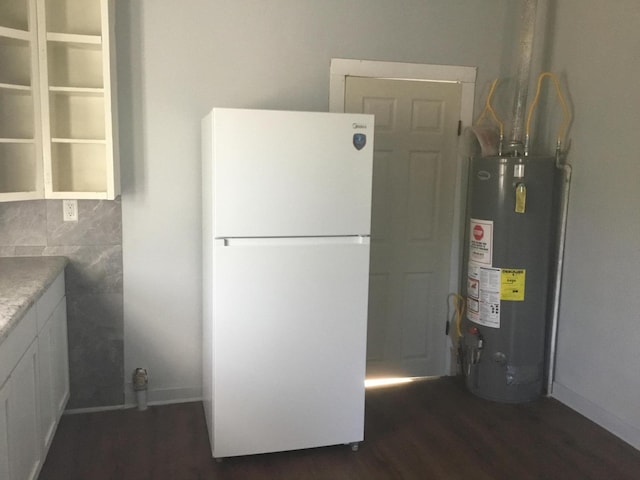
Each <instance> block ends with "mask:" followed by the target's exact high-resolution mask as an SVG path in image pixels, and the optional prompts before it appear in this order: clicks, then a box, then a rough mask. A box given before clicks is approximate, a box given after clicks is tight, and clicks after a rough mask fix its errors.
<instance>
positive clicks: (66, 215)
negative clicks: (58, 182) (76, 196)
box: [62, 200, 78, 222]
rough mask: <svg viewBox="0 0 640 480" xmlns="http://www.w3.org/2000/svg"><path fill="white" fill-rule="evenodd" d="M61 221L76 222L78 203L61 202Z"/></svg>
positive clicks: (72, 201) (73, 201)
mask: <svg viewBox="0 0 640 480" xmlns="http://www.w3.org/2000/svg"><path fill="white" fill-rule="evenodd" d="M62 219H63V220H64V221H65V222H77V221H78V201H77V200H62Z"/></svg>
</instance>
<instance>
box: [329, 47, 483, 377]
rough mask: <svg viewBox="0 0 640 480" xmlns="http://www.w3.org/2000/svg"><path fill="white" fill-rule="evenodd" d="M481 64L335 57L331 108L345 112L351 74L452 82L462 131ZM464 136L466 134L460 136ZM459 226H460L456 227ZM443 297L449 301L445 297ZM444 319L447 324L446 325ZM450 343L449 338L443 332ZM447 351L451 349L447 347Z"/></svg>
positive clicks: (455, 269) (455, 263) (461, 172)
mask: <svg viewBox="0 0 640 480" xmlns="http://www.w3.org/2000/svg"><path fill="white" fill-rule="evenodd" d="M477 73H478V69H477V67H465V66H456V65H430V64H419V63H399V62H381V61H373V60H353V59H345V58H332V59H331V66H330V76H329V111H330V112H344V97H345V90H346V82H347V77H367V78H380V79H391V80H412V81H416V80H417V81H425V82H452V83H459V84H461V86H462V94H461V98H460V121H461V129H460V132H462V130H463V129H464V128H466V127H470V126H471V125H472V123H473V106H474V101H475V90H476V76H477ZM460 138H463V137H460ZM459 152H460V149H459V144H458V150H457V152H456V185H455V198H454V203H453V208H454V214H453V226H454V227H453V232H452V235H451V239H452V245H451V258H450V261H449V292H451V293H459V290H460V286H461V284H460V278H461V275H462V274H461V267H462V253H463V252H462V246H463V244H464V239H463V235H464V231H465V228H464V218H465V211H464V210H465V207H464V206H465V205H466V188H464V187H465V186H466V182H463V179H464V178H466V176H467V169H468V162H466V159H464V158H462V156H461V155H460V153H459ZM456 227H457V228H456ZM443 301H445V300H444V299H443ZM444 320H445V319H443V326H444ZM443 341H444V342H447V343H449V338H448V337H446V336H443ZM447 351H450V350H449V349H447ZM453 355H455V352H452V353H451V354H450V355H447V358H446V365H447V367H446V369H447V370H448V371H449V372H450V374H455V368H456V367H455V362H454V361H453V358H454V357H453Z"/></svg>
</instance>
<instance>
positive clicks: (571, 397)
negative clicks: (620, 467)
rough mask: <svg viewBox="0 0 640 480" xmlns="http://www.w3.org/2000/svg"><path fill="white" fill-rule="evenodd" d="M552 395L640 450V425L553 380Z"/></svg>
mask: <svg viewBox="0 0 640 480" xmlns="http://www.w3.org/2000/svg"><path fill="white" fill-rule="evenodd" d="M551 396H552V397H553V398H555V399H556V400H558V401H560V402H562V403H564V404H565V405H567V406H568V407H570V408H572V409H573V410H575V411H577V412H578V413H580V414H582V415H584V416H585V417H587V418H588V419H589V420H591V421H592V422H595V423H597V424H598V425H600V426H601V427H602V428H604V429H605V430H608V431H609V432H611V433H613V434H614V435H615V436H617V437H619V438H621V439H622V440H624V441H625V442H627V443H628V444H629V445H631V446H632V447H634V448H636V449H638V450H640V428H639V427H636V426H633V425H630V424H629V423H627V422H625V421H624V420H622V419H620V418H619V417H617V416H616V415H614V414H613V413H611V412H609V411H607V410H605V409H603V408H602V407H600V406H599V405H596V404H595V403H593V402H591V401H590V400H587V399H586V398H584V397H583V396H582V395H580V394H578V393H576V392H574V391H573V390H571V389H569V388H567V387H565V386H564V385H562V384H559V383H557V382H553V392H552V394H551Z"/></svg>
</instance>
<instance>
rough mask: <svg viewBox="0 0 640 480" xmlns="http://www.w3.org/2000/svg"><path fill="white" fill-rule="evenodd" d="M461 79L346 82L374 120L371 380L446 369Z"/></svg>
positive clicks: (350, 100)
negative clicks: (446, 331) (450, 80)
mask: <svg viewBox="0 0 640 480" xmlns="http://www.w3.org/2000/svg"><path fill="white" fill-rule="evenodd" d="M461 95H462V87H461V84H460V83H445V82H429V81H409V80H389V79H377V78H363V77H347V78H346V85H345V112H353V113H369V114H374V115H375V150H374V172H373V206H372V239H371V265H370V287H369V319H368V338H367V376H368V377H369V378H376V377H387V376H432V375H444V374H446V373H447V363H448V362H447V352H448V346H447V345H448V343H447V337H446V336H445V331H444V327H445V321H446V318H447V295H448V293H449V288H450V287H449V285H450V278H449V277H450V271H451V245H452V238H453V230H454V221H453V218H454V204H455V191H456V146H457V137H458V122H459V120H460V118H461V117H460V113H461Z"/></svg>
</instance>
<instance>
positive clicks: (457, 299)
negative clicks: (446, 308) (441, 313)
mask: <svg viewBox="0 0 640 480" xmlns="http://www.w3.org/2000/svg"><path fill="white" fill-rule="evenodd" d="M450 299H453V302H452V305H453V324H454V326H455V332H456V335H457V339H460V338H462V316H463V315H464V310H465V300H464V297H463V296H462V295H458V294H457V293H450V294H449V296H448V297H447V301H449V300H450Z"/></svg>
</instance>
